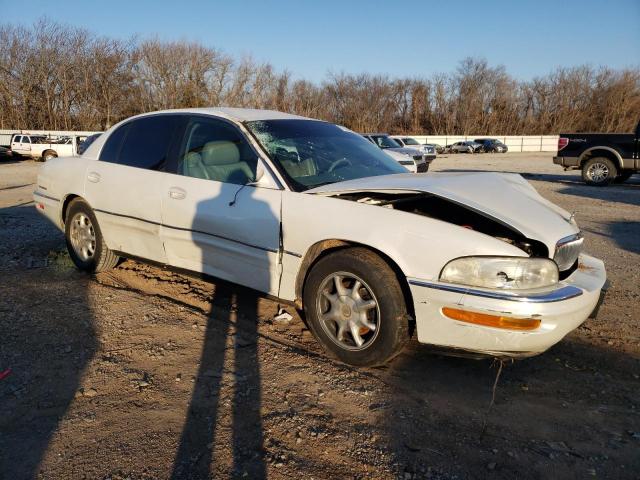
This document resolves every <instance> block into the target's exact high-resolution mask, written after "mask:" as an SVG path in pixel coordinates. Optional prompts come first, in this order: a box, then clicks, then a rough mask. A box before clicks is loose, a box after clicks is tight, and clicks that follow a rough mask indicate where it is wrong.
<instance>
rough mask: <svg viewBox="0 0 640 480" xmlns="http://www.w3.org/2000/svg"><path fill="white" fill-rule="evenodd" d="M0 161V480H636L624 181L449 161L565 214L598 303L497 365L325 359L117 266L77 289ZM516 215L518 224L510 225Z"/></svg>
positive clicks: (218, 291)
mask: <svg viewBox="0 0 640 480" xmlns="http://www.w3.org/2000/svg"><path fill="white" fill-rule="evenodd" d="M38 166H39V164H37V163H34V162H32V161H22V162H15V161H12V160H11V159H0V372H2V371H3V370H5V369H8V368H10V369H11V372H10V374H9V375H8V376H6V378H4V379H2V380H0V408H1V411H0V478H2V479H7V480H9V479H11V480H13V479H18V480H19V479H28V478H43V479H66V478H73V479H76V478H79V479H81V478H91V479H94V478H95V479H125V478H130V479H152V478H153V479H155V478H158V479H163V478H175V479H183V478H184V479H187V478H206V477H207V476H211V477H216V478H229V477H238V478H262V477H265V476H268V477H270V478H274V479H280V478H291V477H295V478H315V479H325V478H376V479H377V478H383V479H386V478H400V479H411V478H433V479H468V478H496V479H512V478H524V479H535V478H562V479H569V478H585V477H596V478H611V479H618V478H640V453H639V452H640V417H639V414H640V396H639V392H640V368H639V367H640V362H639V359H640V355H639V354H640V338H639V337H640V336H639V333H638V326H639V313H638V310H639V309H640V273H639V271H640V269H639V268H638V267H639V266H640V265H639V264H640V176H635V177H633V178H632V179H631V180H630V181H629V182H628V183H626V184H624V185H616V186H612V187H609V188H590V187H586V186H585V185H583V184H582V183H581V182H580V180H579V176H578V175H577V173H575V172H567V173H565V172H563V171H562V170H561V169H560V168H559V167H556V166H554V165H552V164H551V155H550V154H506V155H489V154H487V155H474V156H471V155H453V156H450V157H446V156H442V157H439V158H438V159H437V160H436V162H435V163H434V164H433V169H434V170H441V171H442V170H460V169H473V170H499V171H510V172H519V173H522V174H523V175H525V177H526V178H527V179H528V180H530V181H531V182H532V184H533V185H534V186H535V187H536V188H537V189H538V190H539V191H540V192H541V193H542V194H543V195H544V196H545V197H546V198H548V199H549V200H551V201H553V202H555V203H557V204H559V205H561V206H562V207H564V208H565V209H567V210H569V211H575V212H576V216H577V220H578V222H579V224H580V225H581V227H582V228H583V230H584V233H585V236H586V250H587V251H589V252H590V253H592V254H593V255H595V256H597V257H600V258H602V259H604V261H605V263H606V266H607V270H608V274H609V278H610V280H611V282H612V288H611V290H610V291H609V294H608V296H607V298H606V301H605V304H604V306H603V307H602V309H601V310H600V314H599V316H598V318H597V319H596V320H589V321H587V322H586V323H585V324H584V325H583V326H582V327H580V328H579V329H578V330H576V331H575V332H573V333H571V334H570V335H569V336H568V337H567V338H565V339H564V341H562V342H561V343H560V344H558V345H557V346H555V347H553V348H552V349H551V350H549V351H548V352H546V353H544V354H543V355H540V356H538V357H534V358H531V359H527V360H522V361H518V362H516V363H513V364H507V365H505V366H504V369H503V371H502V375H501V378H500V380H499V383H498V386H497V389H496V392H495V404H494V405H493V408H492V410H491V411H490V413H489V414H487V411H488V407H489V404H490V402H491V397H492V386H493V383H494V380H495V377H496V372H497V365H496V364H495V363H492V361H490V360H471V359H463V358H452V357H444V356H440V355H438V354H435V353H433V352H431V351H430V350H429V349H428V348H427V347H426V346H424V345H419V344H418V343H417V341H415V340H413V341H412V343H411V344H410V346H409V348H408V349H407V350H406V351H405V352H404V353H403V354H402V355H401V356H400V357H398V358H397V359H396V360H395V361H394V362H393V363H391V364H390V365H389V366H387V367H384V368H377V369H353V368H350V367H347V366H345V365H342V364H339V363H337V362H335V361H332V360H330V359H328V358H326V357H325V356H324V355H323V353H322V351H321V350H320V349H319V347H318V345H317V344H316V343H315V341H314V340H313V338H312V337H311V335H310V334H309V332H308V331H307V330H306V329H305V328H304V325H303V323H302V322H301V320H300V319H299V317H298V316H297V315H295V312H294V311H292V310H291V309H289V312H290V313H292V314H293V315H294V318H293V320H292V321H291V322H286V321H274V320H273V317H274V315H275V314H276V312H277V310H278V305H277V303H276V302H274V301H273V300H269V299H265V298H261V297H260V296H259V295H257V294H255V293H253V292H251V291H248V290H246V289H243V288H239V287H237V286H234V285H230V284H224V283H216V284H212V283H208V282H204V281H200V280H193V279H190V278H186V277H183V276H180V275H176V274H173V273H168V272H166V271H162V270H159V269H157V268H152V267H148V266H145V265H141V264H139V263H135V262H132V261H127V262H125V263H123V264H122V265H121V266H119V267H118V268H117V269H115V270H114V271H113V272H110V273H105V274H100V275H98V276H95V277H93V276H88V275H84V274H81V273H79V272H77V271H76V270H75V269H74V268H73V267H72V265H71V263H70V260H69V258H68V256H67V255H66V254H65V253H64V240H63V235H62V233H61V232H59V231H58V230H56V229H55V228H54V227H53V226H51V225H49V224H48V223H47V222H46V221H45V220H44V219H43V218H41V217H40V216H39V214H38V213H37V212H36V211H35V209H34V207H33V204H32V203H31V192H32V191H33V188H34V185H33V183H34V182H35V178H36V174H37V169H38ZM523 215H526V212H523Z"/></svg>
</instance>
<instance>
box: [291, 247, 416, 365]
mask: <svg viewBox="0 0 640 480" xmlns="http://www.w3.org/2000/svg"><path fill="white" fill-rule="evenodd" d="M303 296H304V309H305V314H306V318H307V321H308V324H309V328H310V329H311V331H312V333H313V334H314V336H315V337H316V339H317V340H318V342H319V343H320V344H321V345H322V346H323V347H324V349H325V350H326V351H327V352H329V353H330V354H332V355H333V356H335V357H336V358H338V359H339V360H341V361H342V362H344V363H347V364H349V365H355V366H368V367H371V366H375V365H381V364H384V363H386V362H388V361H389V360H391V359H392V358H394V357H395V356H396V355H398V353H400V351H401V350H402V348H403V347H404V345H405V344H406V342H407V341H408V340H409V315H408V312H407V306H406V302H405V299H404V295H403V293H402V288H401V287H400V283H399V281H398V278H397V276H396V274H395V272H394V271H393V270H392V269H391V267H390V266H389V265H388V264H387V263H386V262H385V261H384V260H383V259H382V258H380V257H379V256H378V255H376V254H375V253H373V252H371V251H370V250H367V249H366V248H361V247H354V248H347V249H344V250H340V251H338V252H336V253H332V254H329V255H327V256H326V257H324V258H322V259H320V260H319V261H318V262H317V263H316V264H315V265H314V266H313V268H312V269H311V272H310V273H309V275H308V277H307V280H306V282H305V286H304V294H303Z"/></svg>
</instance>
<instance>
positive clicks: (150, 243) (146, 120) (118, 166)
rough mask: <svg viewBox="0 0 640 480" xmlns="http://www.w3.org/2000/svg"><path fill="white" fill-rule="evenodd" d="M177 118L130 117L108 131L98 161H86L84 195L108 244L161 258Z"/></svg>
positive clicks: (162, 260) (140, 254)
mask: <svg viewBox="0 0 640 480" xmlns="http://www.w3.org/2000/svg"><path fill="white" fill-rule="evenodd" d="M179 122H180V117H179V116H178V115H175V114H156V115H149V116H145V117H141V118H136V119H133V120H131V121H129V122H127V123H125V124H123V125H121V126H120V127H118V128H117V129H116V130H115V131H114V132H113V133H111V134H110V136H109V138H108V139H107V140H106V142H105V144H104V146H103V148H102V151H101V152H100V160H99V161H93V162H89V165H88V167H87V172H86V180H85V197H86V199H87V201H88V202H89V204H90V205H91V206H92V207H93V209H94V211H95V212H96V216H97V218H98V223H99V224H100V228H101V230H102V233H103V235H104V237H105V240H106V242H107V245H108V246H109V248H111V249H113V250H117V251H120V252H123V253H127V254H129V255H133V256H138V257H141V258H146V259H149V260H153V261H157V262H162V263H165V262H166V255H165V252H164V248H163V246H162V240H161V238H160V226H161V224H162V215H161V203H162V202H161V196H162V193H163V192H162V187H163V184H164V177H165V175H166V173H165V171H166V167H167V164H168V163H169V160H170V156H171V154H172V153H171V152H172V147H173V140H174V138H175V137H176V135H177V133H178V129H179Z"/></svg>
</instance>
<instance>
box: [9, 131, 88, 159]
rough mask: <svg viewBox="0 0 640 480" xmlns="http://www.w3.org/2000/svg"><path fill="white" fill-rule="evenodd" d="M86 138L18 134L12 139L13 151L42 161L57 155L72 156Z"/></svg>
mask: <svg viewBox="0 0 640 480" xmlns="http://www.w3.org/2000/svg"><path fill="white" fill-rule="evenodd" d="M85 138H86V135H82V136H80V135H70V136H64V137H47V136H44V135H28V134H26V135H25V134H16V135H14V136H13V138H12V139H11V152H12V153H13V154H18V155H21V156H23V157H30V158H33V159H35V160H42V161H46V160H49V159H50V158H55V157H71V156H74V155H77V152H78V146H79V145H80V144H81V143H82V141H83V140H84V139H85Z"/></svg>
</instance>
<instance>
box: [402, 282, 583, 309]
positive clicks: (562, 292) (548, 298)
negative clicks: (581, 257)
mask: <svg viewBox="0 0 640 480" xmlns="http://www.w3.org/2000/svg"><path fill="white" fill-rule="evenodd" d="M408 280H409V284H411V285H415V286H417V287H426V288H433V289H435V290H443V291H445V292H454V293H460V294H463V295H474V296H476V297H484V298H493V299H495V300H507V301H510V302H528V303H552V302H561V301H563V300H568V299H570V298H574V297H579V296H580V295H582V290H580V289H579V288H578V287H574V286H573V285H564V286H562V287H560V288H558V289H556V290H552V291H550V292H540V293H528V294H518V293H514V292H507V291H505V292H498V291H489V290H478V289H475V288H471V287H465V286H463V285H451V284H445V283H434V282H427V281H425V280H419V279H417V278H409V279H408Z"/></svg>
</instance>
